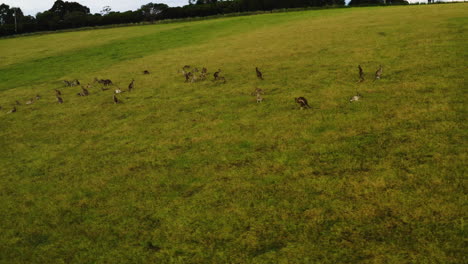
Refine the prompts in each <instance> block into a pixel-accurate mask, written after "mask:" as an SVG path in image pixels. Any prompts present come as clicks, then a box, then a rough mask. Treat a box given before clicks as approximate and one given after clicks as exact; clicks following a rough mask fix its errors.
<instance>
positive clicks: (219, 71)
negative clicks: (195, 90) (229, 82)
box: [213, 69, 221, 81]
mask: <svg viewBox="0 0 468 264" xmlns="http://www.w3.org/2000/svg"><path fill="white" fill-rule="evenodd" d="M220 73H221V69H218V71H217V72H215V73H213V77H214V80H215V81H217V80H218V79H219V74H220Z"/></svg>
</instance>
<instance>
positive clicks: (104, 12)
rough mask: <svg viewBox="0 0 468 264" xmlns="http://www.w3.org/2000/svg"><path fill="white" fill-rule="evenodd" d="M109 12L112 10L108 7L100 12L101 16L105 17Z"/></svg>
mask: <svg viewBox="0 0 468 264" xmlns="http://www.w3.org/2000/svg"><path fill="white" fill-rule="evenodd" d="M110 12H112V8H111V7H110V6H105V7H103V8H102V10H101V12H100V13H101V15H103V16H107V15H108V14H109V13H110Z"/></svg>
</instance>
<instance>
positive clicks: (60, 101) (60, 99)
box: [56, 95, 63, 104]
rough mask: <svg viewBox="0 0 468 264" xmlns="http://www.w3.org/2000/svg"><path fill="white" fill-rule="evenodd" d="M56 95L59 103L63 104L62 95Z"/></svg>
mask: <svg viewBox="0 0 468 264" xmlns="http://www.w3.org/2000/svg"><path fill="white" fill-rule="evenodd" d="M56 97H57V102H58V103H59V104H63V99H62V97H60V96H58V95H56Z"/></svg>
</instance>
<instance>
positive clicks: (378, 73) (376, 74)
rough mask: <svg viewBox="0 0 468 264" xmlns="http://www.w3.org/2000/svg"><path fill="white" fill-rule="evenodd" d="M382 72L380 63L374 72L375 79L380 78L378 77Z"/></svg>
mask: <svg viewBox="0 0 468 264" xmlns="http://www.w3.org/2000/svg"><path fill="white" fill-rule="evenodd" d="M382 72H383V68H382V65H380V67H379V69H378V70H377V71H376V72H375V79H374V81H375V80H377V79H378V80H380V78H381V77H382Z"/></svg>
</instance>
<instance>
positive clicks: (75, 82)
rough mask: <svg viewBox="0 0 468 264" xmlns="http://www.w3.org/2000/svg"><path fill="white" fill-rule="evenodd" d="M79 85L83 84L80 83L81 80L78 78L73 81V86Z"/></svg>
mask: <svg viewBox="0 0 468 264" xmlns="http://www.w3.org/2000/svg"><path fill="white" fill-rule="evenodd" d="M78 85H81V84H80V81H78V80H76V79H75V80H73V81H72V82H71V86H78Z"/></svg>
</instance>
